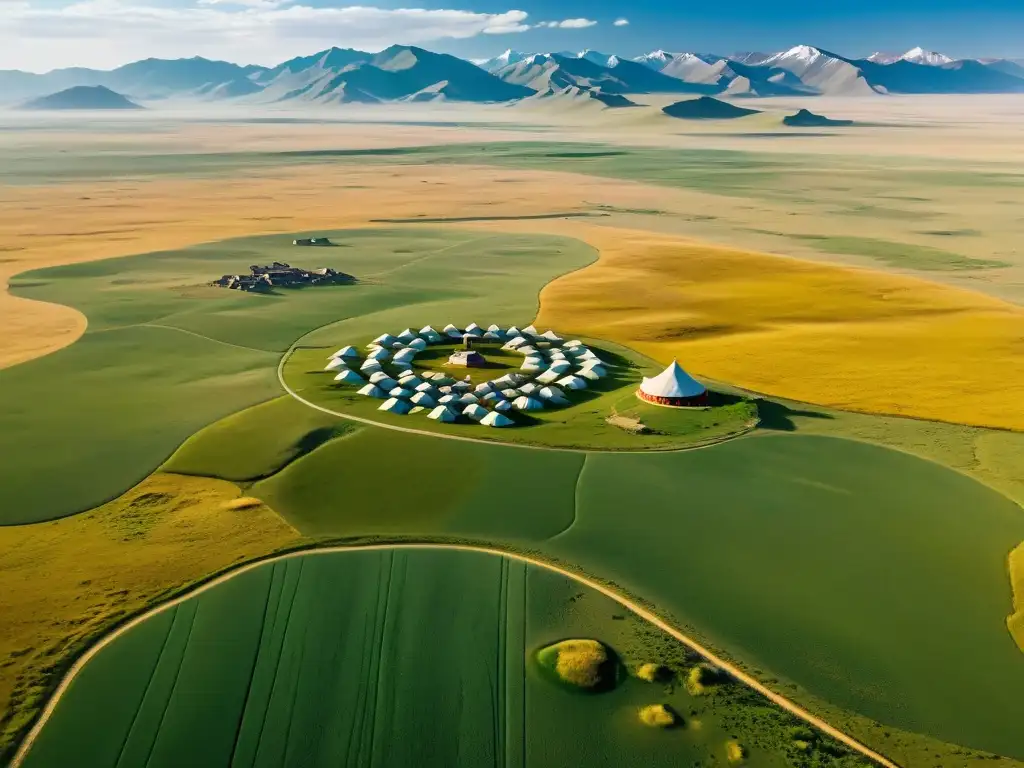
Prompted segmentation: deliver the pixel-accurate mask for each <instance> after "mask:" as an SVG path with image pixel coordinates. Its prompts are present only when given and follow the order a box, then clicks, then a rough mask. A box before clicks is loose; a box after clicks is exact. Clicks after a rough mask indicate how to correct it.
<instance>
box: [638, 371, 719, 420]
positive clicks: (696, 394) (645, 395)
mask: <svg viewBox="0 0 1024 768" xmlns="http://www.w3.org/2000/svg"><path fill="white" fill-rule="evenodd" d="M636 394H637V397H639V398H640V399H641V400H645V401H647V402H648V403H654V404H655V405H667V406H670V407H673V408H693V407H696V406H702V405H707V404H708V390H707V387H705V386H704V385H703V384H701V383H700V382H699V381H697V380H696V379H695V378H693V377H692V376H691V375H690V374H688V373H687V372H686V371H684V370H683V368H682V366H681V365H679V363H678V362H676V361H675V360H673V361H672V363H671V364H670V365H669V366H668V368H666V369H665V370H664V371H662V372H661V373H659V374H658V375H657V376H652V377H651V378H647V377H644V380H643V381H642V382H641V383H640V388H639V389H638V390H637V391H636Z"/></svg>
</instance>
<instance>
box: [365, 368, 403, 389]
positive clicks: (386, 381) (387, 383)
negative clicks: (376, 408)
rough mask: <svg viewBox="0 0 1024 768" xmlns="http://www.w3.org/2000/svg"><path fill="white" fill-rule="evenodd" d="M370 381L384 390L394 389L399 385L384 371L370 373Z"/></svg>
mask: <svg viewBox="0 0 1024 768" xmlns="http://www.w3.org/2000/svg"><path fill="white" fill-rule="evenodd" d="M370 383H371V384H376V385H377V386H378V387H380V388H381V389H384V390H392V389H394V388H395V387H397V386H398V382H397V381H395V380H394V379H392V378H391V377H390V376H388V375H387V374H386V373H384V371H377V372H376V373H373V374H370Z"/></svg>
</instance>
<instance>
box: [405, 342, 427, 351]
mask: <svg viewBox="0 0 1024 768" xmlns="http://www.w3.org/2000/svg"><path fill="white" fill-rule="evenodd" d="M408 348H409V349H415V350H416V351H417V352H422V351H423V350H424V349H426V348H427V342H425V341H424V340H423V339H413V340H412V341H410V342H409V346H408Z"/></svg>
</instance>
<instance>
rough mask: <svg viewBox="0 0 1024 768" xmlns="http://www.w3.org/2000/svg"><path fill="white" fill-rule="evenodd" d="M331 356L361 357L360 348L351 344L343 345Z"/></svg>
mask: <svg viewBox="0 0 1024 768" xmlns="http://www.w3.org/2000/svg"><path fill="white" fill-rule="evenodd" d="M331 357H359V350H358V349H356V348H355V347H353V346H352V345H351V344H350V345H349V346H347V347H342V348H341V349H339V350H338V351H337V352H335V353H334V354H333V355H331Z"/></svg>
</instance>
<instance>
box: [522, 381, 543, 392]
mask: <svg viewBox="0 0 1024 768" xmlns="http://www.w3.org/2000/svg"><path fill="white" fill-rule="evenodd" d="M538 389H539V387H538V386H537V385H536V384H534V383H533V382H532V381H528V382H526V383H525V384H523V385H522V386H521V387H520V388H519V391H520V392H522V393H523V394H524V395H532V394H533V393H534V392H536V391H537V390H538Z"/></svg>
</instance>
